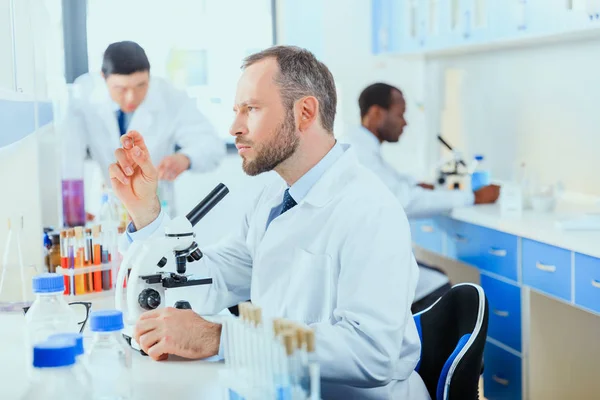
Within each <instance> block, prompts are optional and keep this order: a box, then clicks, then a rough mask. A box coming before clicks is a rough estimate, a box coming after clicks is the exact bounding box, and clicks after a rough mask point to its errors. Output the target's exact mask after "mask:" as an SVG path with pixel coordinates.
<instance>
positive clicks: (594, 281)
mask: <svg viewBox="0 0 600 400" xmlns="http://www.w3.org/2000/svg"><path fill="white" fill-rule="evenodd" d="M592 286H593V287H595V288H598V289H600V282H599V281H597V280H596V279H592Z"/></svg>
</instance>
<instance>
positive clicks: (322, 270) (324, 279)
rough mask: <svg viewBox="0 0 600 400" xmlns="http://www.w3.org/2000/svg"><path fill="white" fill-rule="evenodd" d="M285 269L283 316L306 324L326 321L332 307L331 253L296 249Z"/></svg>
mask: <svg viewBox="0 0 600 400" xmlns="http://www.w3.org/2000/svg"><path fill="white" fill-rule="evenodd" d="M289 268H290V275H289V276H290V280H289V285H288V288H287V289H286V295H285V299H286V300H285V303H286V304H285V308H286V316H287V317H288V318H290V319H293V320H297V321H302V322H304V323H306V324H310V323H314V322H321V321H327V320H329V318H330V315H331V306H332V287H331V286H332V276H331V273H332V260H331V256H329V255H328V254H312V253H310V252H308V251H306V250H303V249H299V248H297V249H295V250H294V258H293V260H292V262H291V263H290V266H289Z"/></svg>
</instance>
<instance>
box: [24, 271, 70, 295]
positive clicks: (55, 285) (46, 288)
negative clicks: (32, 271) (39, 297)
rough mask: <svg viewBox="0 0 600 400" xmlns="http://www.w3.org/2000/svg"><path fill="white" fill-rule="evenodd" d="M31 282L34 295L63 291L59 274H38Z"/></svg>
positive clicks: (63, 286)
mask: <svg viewBox="0 0 600 400" xmlns="http://www.w3.org/2000/svg"><path fill="white" fill-rule="evenodd" d="M32 282H33V292H34V293H56V292H64V291H65V282H64V279H63V276H62V275H59V274H52V273H45V274H40V275H37V276H34V277H33V279H32Z"/></svg>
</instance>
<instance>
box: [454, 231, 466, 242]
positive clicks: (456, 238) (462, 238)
mask: <svg viewBox="0 0 600 400" xmlns="http://www.w3.org/2000/svg"><path fill="white" fill-rule="evenodd" d="M454 241H456V242H460V243H467V242H468V241H469V239H467V238H466V237H465V236H463V235H461V234H458V233H457V234H455V235H454Z"/></svg>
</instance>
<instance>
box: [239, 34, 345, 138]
mask: <svg viewBox="0 0 600 400" xmlns="http://www.w3.org/2000/svg"><path fill="white" fill-rule="evenodd" d="M266 58H275V59H276V60H277V64H278V65H279V75H278V76H277V77H276V78H275V83H276V84H277V85H278V86H279V87H280V88H281V96H282V98H283V101H284V104H285V106H286V107H287V108H288V110H292V109H293V107H294V103H295V102H296V101H297V100H299V99H301V98H302V97H305V96H314V97H315V98H316V99H317V100H318V101H319V116H320V117H321V124H322V125H323V128H324V129H325V130H326V131H327V132H329V133H333V121H334V119H335V110H336V105H337V94H336V91H335V82H334V80H333V75H332V74H331V72H330V71H329V68H327V66H326V65H325V64H323V63H322V62H321V61H319V60H317V58H316V57H315V56H314V54H313V53H311V52H310V51H308V50H305V49H302V48H300V47H296V46H274V47H270V48H268V49H266V50H263V51H261V52H258V53H255V54H252V55H250V56H248V57H246V58H245V59H244V62H243V64H242V69H245V68H247V67H249V66H251V65H252V64H254V63H257V62H259V61H262V60H264V59H266Z"/></svg>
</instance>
